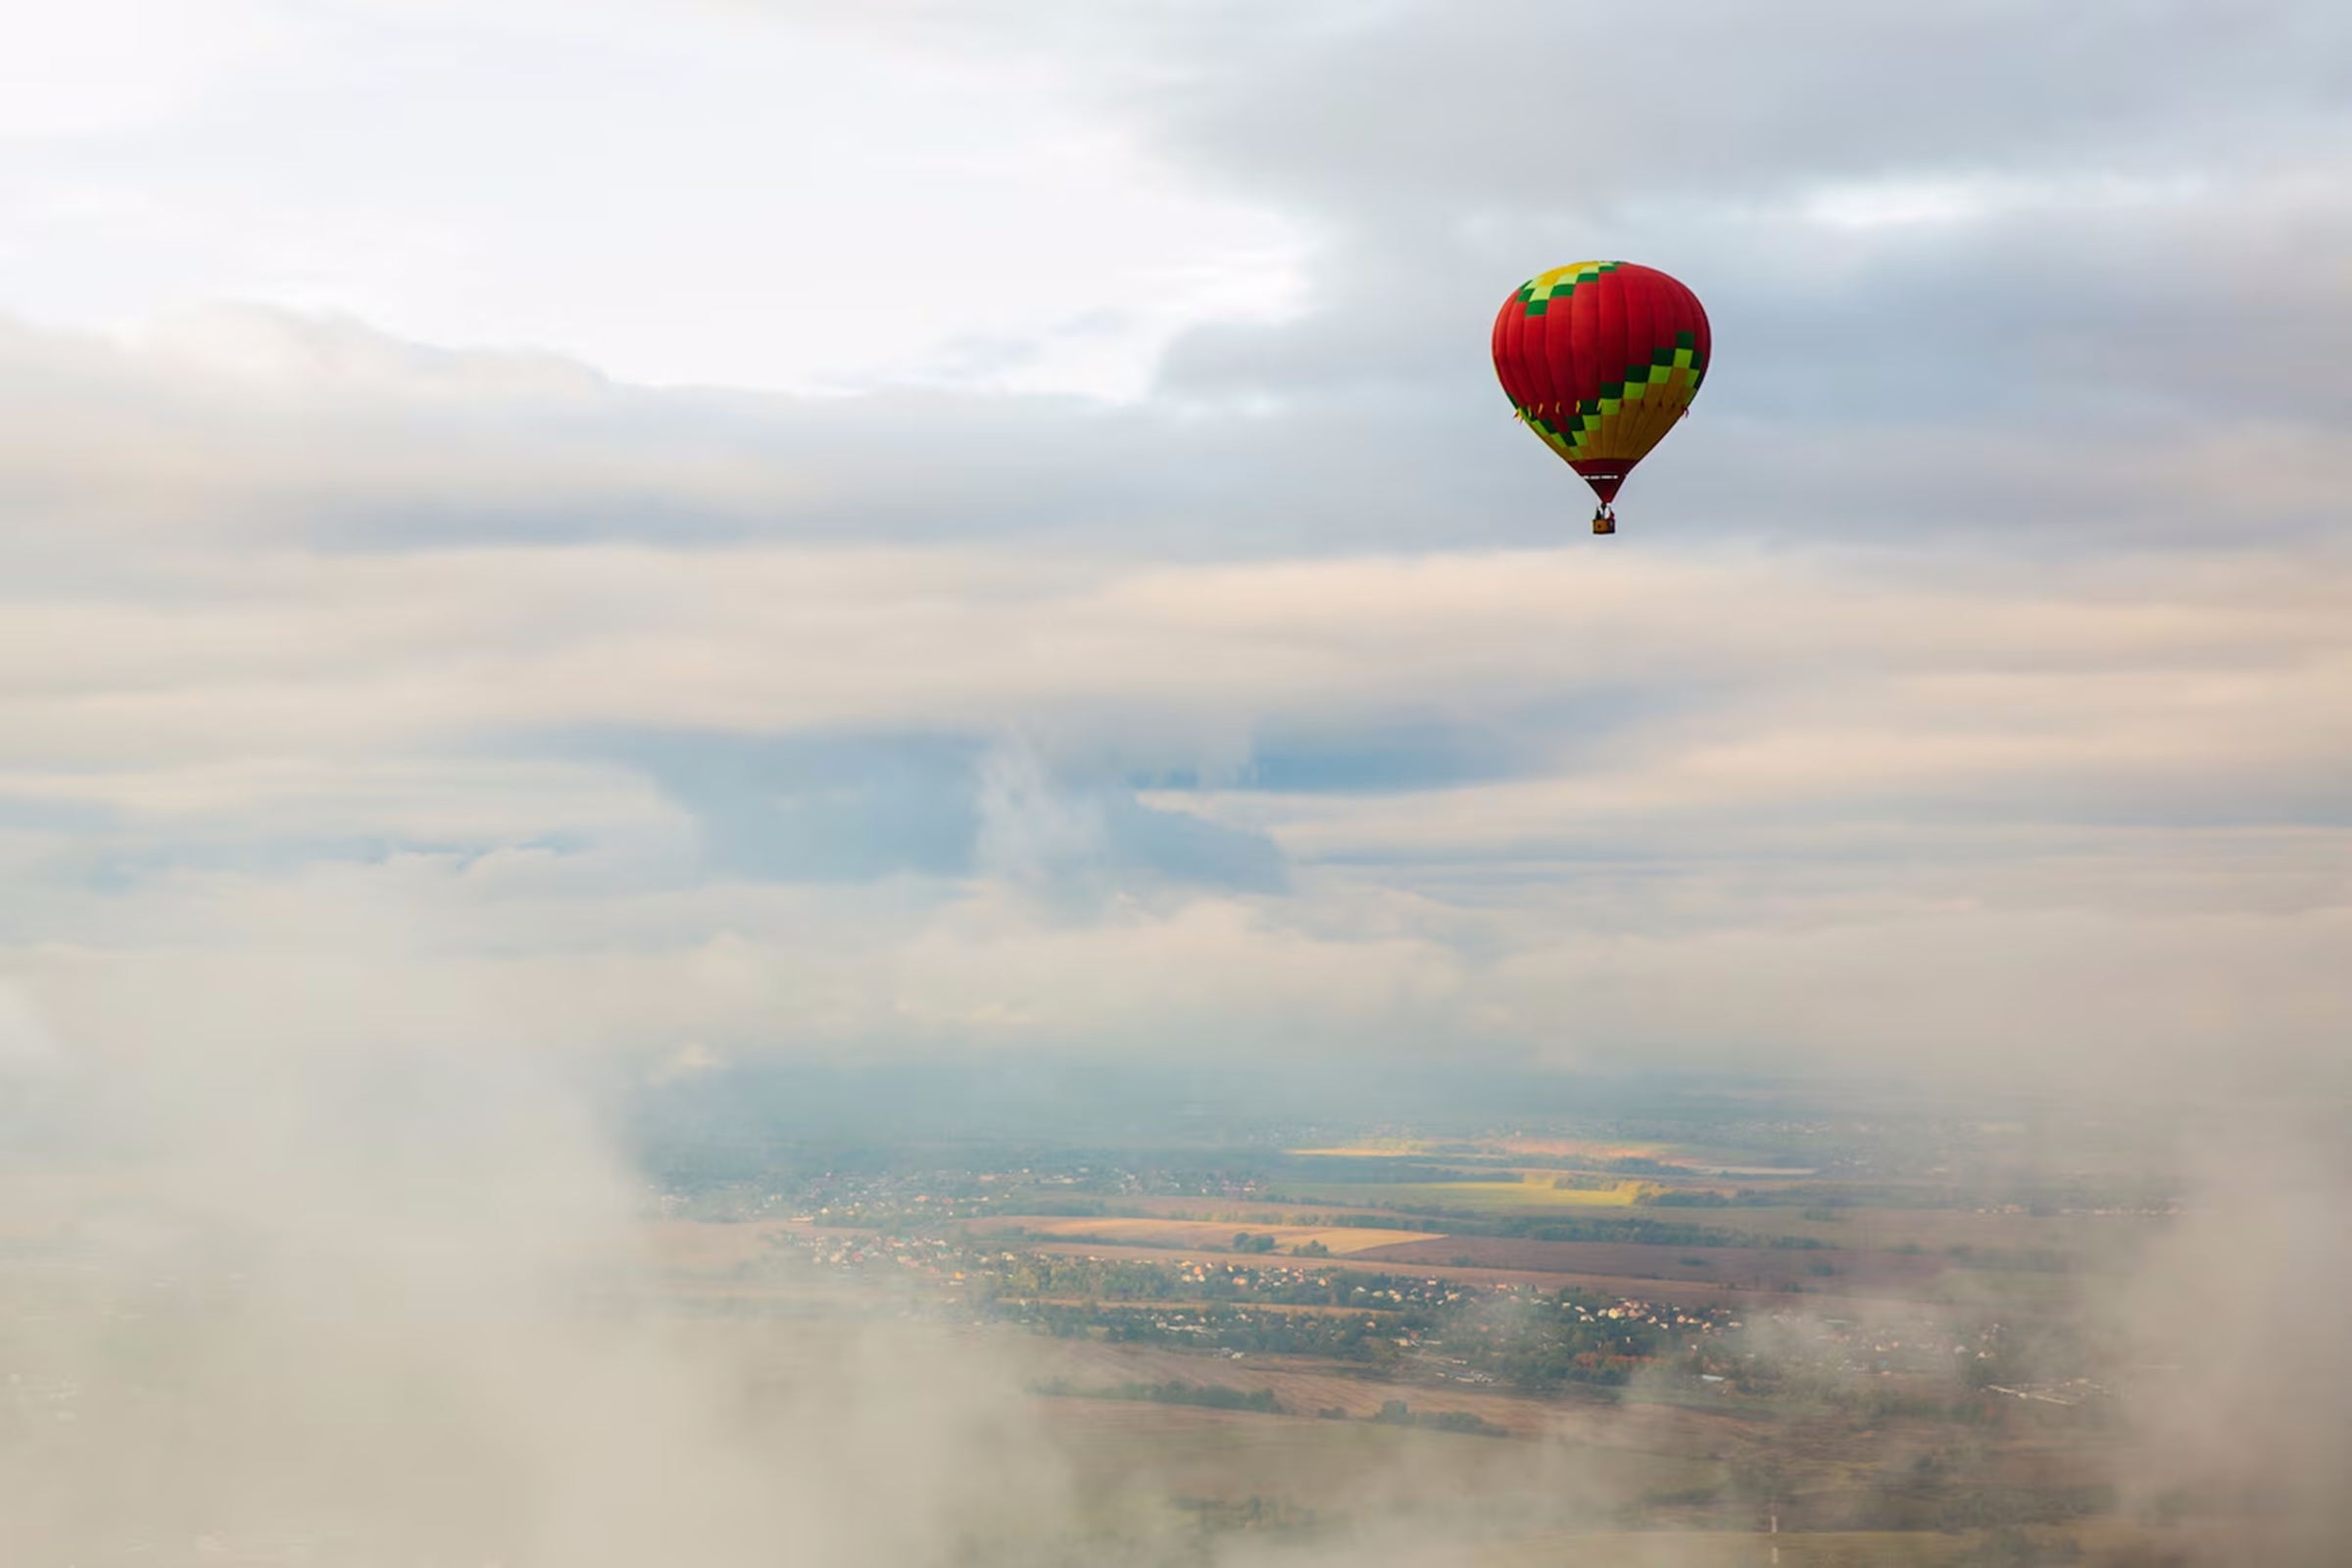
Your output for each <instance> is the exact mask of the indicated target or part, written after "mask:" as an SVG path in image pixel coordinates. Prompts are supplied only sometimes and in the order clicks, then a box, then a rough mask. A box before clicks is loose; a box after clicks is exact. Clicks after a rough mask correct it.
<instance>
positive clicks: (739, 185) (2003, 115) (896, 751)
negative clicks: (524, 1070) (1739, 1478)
mask: <svg viewBox="0 0 2352 1568" xmlns="http://www.w3.org/2000/svg"><path fill="white" fill-rule="evenodd" d="M850 18H854V19H855V20H854V21H851V20H847V19H850ZM1586 257H1626V258H1630V259H1634V260H1638V261H1642V262H1645V263H1647V264H1649V265H1652V266H1657V267H1660V268H1663V269H1665V270H1668V271H1671V272H1673V273H1674V274H1675V275H1677V276H1678V277H1680V278H1682V279H1683V280H1684V281H1685V282H1687V283H1689V284H1690V285H1691V287H1692V288H1693V289H1694V290H1695V291H1696V292H1697V293H1698V295H1699V296H1700V298H1701V299H1702V300H1704V301H1705V302H1706V304H1707V306H1708V309H1709V311H1710V314H1711V318H1712V321H1713V327H1714V334H1715V342H1716V352H1717V359H1716V364H1715V366H1714V367H1712V368H1711V373H1710V374H1709V377H1708V380H1707V384H1706V388H1705V391H1704V393H1703V394H1702V396H1701V397H1700V399H1699V401H1698V403H1697V405H1696V408H1695V411H1694V414H1693V417H1691V419H1690V420H1689V421H1688V422H1687V423H1685V424H1684V425H1683V426H1682V427H1681V428H1680V429H1678V431H1677V432H1676V433H1675V435H1674V436H1673V438H1672V439H1671V440H1669V441H1668V442H1667V443H1666V444H1665V446H1663V447H1662V448H1661V449H1660V451H1659V452H1658V454H1657V455H1656V456H1655V457H1654V458H1653V459H1652V460H1651V461H1650V463H1649V464H1648V465H1647V466H1644V467H1643V468H1642V471H1641V472H1640V474H1638V475H1637V476H1636V478H1635V479H1634V480H1633V482H1632V483H1631V484H1629V485H1628V487H1627V489H1626V491H1625V493H1624V496H1623V498H1622V501H1621V505H1620V514H1621V516H1622V517H1623V519H1624V520H1623V528H1622V531H1621V532H1620V534H1619V535H1618V536H1617V537H1616V538H1614V539H1612V540H1597V539H1594V538H1593V537H1592V536H1591V535H1590V534H1589V533H1587V532H1586V531H1585V522H1584V519H1585V516H1586V515H1587V512H1588V510H1589V508H1590V505H1591V502H1590V498H1589V496H1588V494H1587V493H1586V492H1585V491H1584V490H1583V488H1582V486H1581V485H1578V484H1577V483H1575V482H1574V480H1573V477H1572V476H1571V475H1570V474H1569V473H1568V472H1567V471H1566V470H1565V469H1564V468H1563V467H1562V466H1560V465H1559V464H1558V463H1557V462H1556V461H1555V460H1554V459H1552V458H1551V457H1550V456H1549V455H1548V454H1547V453H1546V452H1544V450H1543V448H1542V447H1541V446H1540V445H1539V444H1538V443H1536V442H1534V441H1532V440H1530V439H1529V438H1528V436H1527V435H1526V433H1525V432H1524V431H1523V430H1521V429H1519V428H1518V427H1517V426H1516V425H1515V424H1514V423H1513V422H1512V420H1511V418H1510V415H1509V409H1508V406H1507V404H1506V403H1505V401H1504V400H1503V398H1502V395H1501V393H1500V392H1499V391H1498V390H1497V389H1496V388H1495V385H1494V382H1493V376H1492V370H1491V368H1490V366H1489V364H1488V362H1487V346H1486V345H1487V326H1488V322H1489V320H1490V319H1491V318H1492V315H1493V313H1494V311H1495V307H1496V306H1497V304H1498V303H1499V302H1500V301H1501V299H1502V298H1503V297H1504V295H1506V294H1507V293H1508V292H1509V291H1510V290H1511V289H1512V288H1513V287H1515V286H1516V285H1517V284H1518V283H1519V282H1520V281H1521V280H1523V279H1524V278H1525V277H1527V276H1529V275H1530V274H1532V273H1534V272H1536V271H1538V270H1542V269H1544V268H1546V267H1550V266H1554V265H1559V264H1561V263H1565V262H1568V261H1573V260H1578V259H1583V258H1586ZM2348 363H2352V12H2347V11H2346V10H2344V9H2343V8H2341V7H2338V6H2334V5H2327V4H2322V3H2318V0H2305V3H2270V4H2266V3H2261V0H2250V3H2245V4H2239V5H2235V6H2230V7H2227V8H2216V7H2212V6H2195V7H2192V6H2187V5H2171V4H2163V3H2156V4H2150V3H2146V0H2138V3H2130V4H2123V3H2118V4H2102V3H2097V0H2084V3H2078V4H2074V5H2070V6H2065V7H2057V6H2051V5H2028V4H2024V3H2011V4H1995V3H1987V4H1974V5H1970V4H1961V5H1952V6H1945V7H1939V8H1936V9H1934V10H1933V11H1927V10H1921V9H1919V8H1912V7H1894V8H1889V7H1887V6H1883V5H1872V4H1863V3H1859V0H1852V3H1808V4H1791V5H1784V6H1779V7H1773V8H1759V7H1756V6H1753V5H1748V4H1735V3H1731V0H1722V3H1717V0H1689V3H1685V4H1682V5H1677V6H1671V7H1634V8H1628V7H1624V6H1599V5H1593V6H1585V5H1562V4H1558V3H1547V4H1544V5H1523V4H1501V3H1472V0H1446V3H1442V4H1440V3H1427V4H1415V3H1409V0H1359V3H1352V4H1296V5H1288V6H1284V7H1279V8H1274V7H1265V6H1258V5H1246V4H1239V3H1236V4H1231V5H1226V4H1213V3H1201V4H1176V3H1168V4H1147V3H1137V4H1132V5H1122V6H1115V7H1114V6H1104V5H1102V4H1100V3H1084V0H1068V3H1058V0H989V3H960V4H947V3H941V4H937V5H932V4H923V3H916V0H902V3H894V4H876V3H866V4H860V5H858V6H856V7H850V6H843V5H828V4H823V3H819V0H805V3H772V4H770V3H760V0H564V3H561V4H559V3H556V0H341V3H332V0H314V3H294V0H283V3H279V0H87V3H84V4H81V5H79V6H77V7H73V8H59V7H56V6H52V5H35V4H32V3H30V0H0V518H4V519H5V526H4V528H0V983H4V984H5V985H6V986H7V987H8V988H9V989H8V993H7V994H6V995H0V1059H14V1060H18V1061H33V1060H39V1059H59V1058H74V1057H87V1058H89V1059H94V1060H101V1061H102V1060H105V1059H107V1058H108V1056H109V1054H111V1053H118V1052H126V1051H134V1050H142V1049H152V1042H154V1041H156V1040H158V1039H162V1038H170V1039H172V1040H186V1041H193V1042H202V1041H223V1040H231V1039H233V1040H238V1041H247V1040H254V1039H263V1038H270V1039H282V1040H283V1041H285V1042H287V1043H290V1044H294V1045H297V1046H302V1045H305V1044H306V1043H313V1042H318V1041H321V1040H325V1039H344V1038H353V1037H365V1038H369V1039H380V1040H383V1041H387V1042H423V1041H443V1040H448V1039H453V1038H458V1037H459V1036H462V1035H463V1034H464V1033H465V1032H466V1030H487V1031H495V1032H496V1033H498V1034H499V1035H500V1036H501V1037H502V1038H510V1039H517V1040H525V1041H528V1042H531V1043H533V1045H534V1046H535V1047H541V1048H544V1049H545V1050H547V1051H549V1052H558V1053H561V1052H570V1053H576V1054H580V1055H581V1056H582V1057H583V1059H596V1060H606V1059H609V1058H611V1057H612V1056H613V1055H614V1054H619V1055H622V1056H625V1057H627V1058H629V1059H631V1060H636V1061H642V1062H644V1063H646V1064H648V1065H649V1067H650V1068H651V1069H652V1070H678V1069H681V1068H683V1067H688V1066H693V1065H696V1064H702V1063H708V1062H711V1061H721V1060H730V1059H744V1058H749V1057H753V1056H758V1055H760V1054H771V1053H787V1054H790V1053H799V1054H828V1055H843V1054H881V1053H903V1052H910V1051H911V1052H921V1053H933V1052H942V1051H948V1052H966V1051H971V1052H986V1053H1005V1052H1017V1051H1049V1052H1054V1053H1073V1052H1075V1053H1087V1054H1113V1055H1116V1054H1136V1055H1145V1056H1150V1057H1151V1058H1152V1059H1155V1060H1165V1059H1168V1058H1169V1056H1170V1054H1175V1053H1187V1052H1191V1053H1200V1054H1209V1055H1218V1056H1226V1057H1235V1056H1239V1057H1245V1058H1250V1059H1264V1058H1265V1057H1266V1055H1267V1054H1270V1053H1272V1054H1279V1053H1291V1054H1298V1055H1299V1056H1301V1057H1304V1056H1308V1055H1313V1054H1321V1053H1348V1054H1364V1055H1367V1056H1377V1057H1382V1058H1394V1057H1397V1056H1399V1055H1402V1056H1410V1057H1414V1058H1418V1059H1424V1060H1444V1059H1448V1058H1449V1057H1454V1056H1461V1055H1464V1054H1473V1053H1487V1052H1500V1053H1504V1054H1516V1055H1522V1056H1525V1057H1527V1058H1529V1059H1534V1060H1542V1061H1556V1062H1561V1063H1585V1064H1598V1065H1619V1066H1634V1065H1638V1066H1645V1067H1648V1066H1658V1065H1662V1064H1680V1065H1720V1064H1729V1065H1734V1066H1739V1067H1741V1068H1746V1069H1752V1070H1761V1071H1783V1070H1790V1071H1794V1070H1831V1071H1851V1070H1857V1069H1860V1070H1869V1071H1874V1072H1877V1071H1901V1070H1904V1069H1905V1068H1907V1067H1910V1066H1913V1065H1926V1066H1929V1067H1932V1068H1933V1069H1935V1070H1936V1071H1944V1070H1947V1069H1959V1070H1964V1071H1966V1072H1968V1073H1970V1074H1972V1075H1979V1076H1984V1077H1989V1078H1993V1079H2000V1080H2009V1079H2014V1078H2017V1077H2020V1076H2023V1077H2025V1078H2028V1079H2033V1080H2038V1079H2041V1078H2045V1077H2046V1078H2056V1079H2062V1080H2068V1081H2073V1082H2081V1083H2091V1084H2111V1083H2112V1084H2122V1083H2126V1082H2133V1081H2136V1082H2165V1083H2187V1084H2201V1083H2210V1082H2216V1081H2220V1080H2223V1079H2225V1078H2233V1077H2238V1076H2241V1075H2243V1076H2248V1077H2252V1078H2256V1079H2260V1080H2262V1081H2264V1082H2276V1081H2281V1080H2284V1081H2296V1080H2298V1079H2299V1078H2300V1076H2301V1075H2303V1074H2305V1073H2306V1072H2308V1071H2309V1070H2311V1069H2313V1068H2315V1067H2326V1066H2327V1065H2328V1064H2330V1063H2331V1062H2333V1061H2335V1060H2336V1059H2337V1058H2340V1056H2341V1054H2342V1044H2343V1041H2344V1040H2345V1038H2346V1033H2347V1030H2352V986H2347V984H2346V982H2345V962H2344V960H2345V956H2346V955H2347V954H2352V806H2347V803H2348V802H2352V515H2348V505H2352V440H2348V439H2346V436H2345V429H2346V425H2347V422H2348V421H2352V390H2348V389H2352V381H2348V380H2347V379H2346V376H2345V373H2344V367H2345V365H2346V364H2348ZM461 1019H462V1020H465V1021H464V1022H463V1023H462V1024H461V1023H459V1022H458V1021H457V1020H461ZM142 1042H146V1043H149V1044H148V1045H145V1046H143V1045H142V1044H141V1043H142ZM190 1049H191V1050H195V1049H196V1048H195V1047H191V1048H190ZM664 1064H666V1067H665V1066H664Z"/></svg>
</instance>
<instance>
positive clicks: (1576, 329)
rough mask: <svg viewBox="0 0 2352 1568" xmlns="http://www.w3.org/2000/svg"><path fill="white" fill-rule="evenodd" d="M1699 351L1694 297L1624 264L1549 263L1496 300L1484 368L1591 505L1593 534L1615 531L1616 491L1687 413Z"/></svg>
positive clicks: (1701, 332) (1702, 345)
mask: <svg viewBox="0 0 2352 1568" xmlns="http://www.w3.org/2000/svg"><path fill="white" fill-rule="evenodd" d="M1707 350H1708V339H1707V313H1706V312H1705V311H1704V310H1702V309H1701V308H1700V307H1699V303H1698V296H1697V295H1695V294H1693V293H1691V291H1690V290H1689V289H1687V288H1685V287H1683V285H1682V284H1680V283H1678V282H1676V281H1675V280H1674V279H1673V278H1671V277H1668V276H1667V275H1666V274H1665V273H1664V272H1661V271H1659V270H1656V269H1655V268H1650V267H1638V266H1636V265H1635V264H1634V263H1632V262H1578V263H1576V264H1575V265H1573V266H1570V267H1555V268H1553V269H1552V270H1550V271H1548V272H1539V273H1537V274H1536V275H1535V276H1534V277H1532V278H1530V279H1528V280H1527V281H1526V282H1525V283H1522V284H1521V285H1520V286H1519V287H1518V289H1517V290H1516V291H1514V292H1513V293H1512V295H1511V297H1510V298H1509V299H1507V300H1505V301H1503V302H1502V311H1501V313H1500V314H1499V315H1497V316H1496V317H1495V374H1496V375H1497V376H1499V377H1500V378H1501V380H1502V390H1503V391H1504V392H1505V393H1507V394H1509V396H1510V400H1511V407H1512V408H1514V409H1515V410H1517V411H1518V415H1519V417H1520V419H1521V420H1522V421H1524V422H1525V423H1526V425H1527V427H1528V428H1529V429H1531V430H1533V431H1535V432H1536V434H1538V435H1540V436H1542V437H1543V438H1544V443H1545V444H1546V445H1548V446H1549V447H1550V448H1551V449H1552V450H1553V451H1554V452H1557V453H1558V454H1559V455H1560V456H1561V457H1562V458H1563V459H1565V460H1566V462H1567V464H1568V466H1570V467H1571V468H1574V469H1575V470H1576V471H1577V472H1578V473H1579V474H1582V475H1583V476H1584V480H1585V483H1587V484H1589V485H1591V486H1592V487H1593V494H1594V495H1596V496H1598V497H1599V498H1600V508H1599V510H1598V511H1596V512H1594V513H1593V532H1594V533H1615V532H1616V531H1617V510H1616V506H1615V503H1616V500H1617V487H1618V486H1619V485H1621V484H1623V483H1625V476H1626V475H1627V474H1629V473H1631V472H1633V471H1634V465H1635V464H1637V463H1640V462H1641V461H1642V459H1643V458H1645V457H1647V456H1649V449H1650V448H1652V447H1654V446H1656V445H1657V444H1658V442H1659V441H1661V440H1662V439H1664V438H1665V435H1666V432H1667V431H1669V430H1671V429H1673V428H1674V426H1675V422H1676V421H1677V420H1679V419H1681V418H1682V417H1683V416H1684V415H1685V414H1688V413H1689V412H1690V410H1691V398H1692V397H1694V396H1696V395H1697V392H1698V383H1699V382H1700V381H1701V380H1702V379H1703V378H1704V377H1705V375H1706V373H1707Z"/></svg>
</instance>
